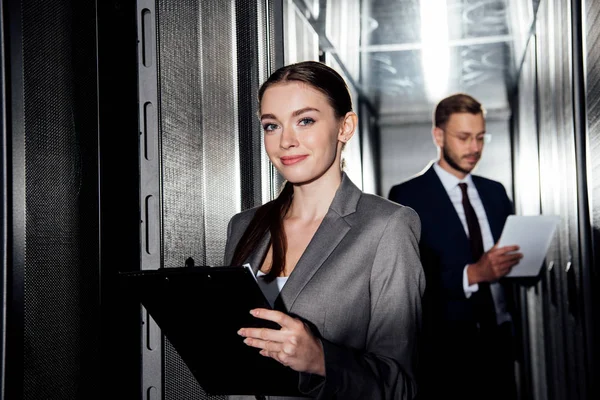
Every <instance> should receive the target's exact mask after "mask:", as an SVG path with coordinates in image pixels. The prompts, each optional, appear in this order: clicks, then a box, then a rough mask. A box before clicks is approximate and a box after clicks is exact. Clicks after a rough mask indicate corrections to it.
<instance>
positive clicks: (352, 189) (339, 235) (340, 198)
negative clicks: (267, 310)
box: [275, 173, 362, 311]
mask: <svg viewBox="0 0 600 400" xmlns="http://www.w3.org/2000/svg"><path fill="white" fill-rule="evenodd" d="M361 194H362V192H361V191H360V189H358V188H357V187H356V186H355V185H354V184H353V183H352V181H351V180H350V178H348V176H347V175H346V174H345V173H344V174H343V176H342V183H341V184H340V187H339V188H338V190H337V192H336V194H335V197H334V199H333V202H332V203H331V206H330V207H329V211H328V212H327V214H326V215H325V218H323V222H321V225H320V226H319V228H318V229H317V231H316V232H315V235H314V236H313V238H312V239H311V241H310V243H309V244H308V246H307V247H306V250H305V251H304V253H303V254H302V256H301V257H300V260H298V264H296V267H295V268H294V271H292V273H291V274H290V277H289V278H288V281H287V282H286V284H285V285H284V287H283V289H282V291H281V293H280V295H279V297H278V298H277V301H276V302H275V308H278V309H283V310H285V311H292V307H293V305H294V302H295V301H296V298H297V297H298V295H299V294H300V292H301V291H302V289H303V288H304V286H306V284H307V283H308V282H309V281H310V279H311V278H312V277H313V276H314V274H315V273H316V272H317V271H318V270H319V268H321V267H322V265H323V263H324V262H325V260H327V258H328V257H329V255H330V254H331V253H332V252H333V250H334V249H335V248H336V247H337V246H338V244H339V243H340V242H341V241H342V239H344V237H345V236H346V234H347V233H348V231H349V230H350V228H351V226H350V225H349V224H348V223H347V222H346V220H345V219H344V217H346V216H347V215H349V214H352V213H354V212H355V211H356V207H357V205H358V201H359V200H360V196H361Z"/></svg>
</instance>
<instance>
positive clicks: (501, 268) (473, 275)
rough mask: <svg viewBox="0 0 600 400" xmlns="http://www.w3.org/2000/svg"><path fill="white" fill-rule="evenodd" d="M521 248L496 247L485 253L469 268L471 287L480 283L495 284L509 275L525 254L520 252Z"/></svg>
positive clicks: (468, 274)
mask: <svg viewBox="0 0 600 400" xmlns="http://www.w3.org/2000/svg"><path fill="white" fill-rule="evenodd" d="M518 250H519V246H504V247H498V245H497V244H496V245H494V247H492V248H491V249H489V250H488V251H486V252H485V253H483V255H482V256H481V258H480V259H479V260H478V261H477V262H476V263H475V264H470V265H469V267H468V268H467V277H468V279H469V285H474V284H476V283H479V282H495V281H497V280H498V279H500V278H502V277H503V276H504V275H506V274H508V273H509V272H510V270H511V269H512V267H514V266H515V265H517V264H518V263H519V261H520V260H521V258H523V254H522V253H519V252H518Z"/></svg>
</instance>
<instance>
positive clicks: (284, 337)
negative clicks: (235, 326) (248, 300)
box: [238, 308, 325, 376]
mask: <svg viewBox="0 0 600 400" xmlns="http://www.w3.org/2000/svg"><path fill="white" fill-rule="evenodd" d="M250 314H252V315H253V316H255V317H256V318H261V319H265V320H268V321H273V322H275V323H277V324H279V326H281V329H279V330H275V329H268V328H242V329H240V330H239V331H238V334H239V335H240V336H243V337H245V338H246V339H244V343H246V344H247V345H248V346H251V347H256V348H257V349H261V350H260V354H261V355H263V356H265V357H271V358H273V359H275V360H277V361H279V362H280V363H281V364H283V365H285V366H288V367H290V368H292V369H293V370H295V371H298V372H308V373H311V374H317V375H321V376H325V356H324V354H323V345H322V344H321V341H320V340H318V339H317V338H316V337H315V336H314V335H313V333H312V332H311V330H310V329H309V327H308V326H307V325H306V324H305V323H304V322H302V321H301V320H299V319H296V318H293V317H290V316H289V315H287V314H284V313H282V312H279V311H275V310H267V309H264V308H257V309H254V310H251V311H250Z"/></svg>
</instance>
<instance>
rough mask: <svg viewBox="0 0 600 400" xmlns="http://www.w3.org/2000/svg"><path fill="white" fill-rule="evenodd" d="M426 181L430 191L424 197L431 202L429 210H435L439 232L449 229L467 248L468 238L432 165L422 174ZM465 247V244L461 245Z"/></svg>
mask: <svg viewBox="0 0 600 400" xmlns="http://www.w3.org/2000/svg"><path fill="white" fill-rule="evenodd" d="M423 177H424V178H425V179H427V181H428V186H429V187H430V188H431V193H430V194H429V195H428V196H427V197H426V198H427V200H428V201H431V202H433V206H432V207H430V209H431V210H435V213H436V214H435V215H436V218H435V223H436V224H439V226H440V227H444V229H439V231H440V232H442V231H445V230H446V229H450V232H447V233H449V234H450V235H451V236H452V237H459V238H460V239H461V240H462V241H464V242H465V244H466V246H467V247H466V248H469V247H468V246H469V238H468V236H467V234H466V232H465V229H464V227H463V224H462V222H461V221H460V218H459V217H458V214H457V213H456V209H455V208H454V205H453V204H452V201H451V200H450V196H448V192H446V188H444V185H443V184H442V181H441V180H440V178H439V177H438V175H437V173H436V172H435V170H434V169H433V166H432V167H431V168H429V170H428V171H427V172H425V174H424V175H423ZM462 247H465V246H462Z"/></svg>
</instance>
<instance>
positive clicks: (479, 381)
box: [389, 93, 522, 400]
mask: <svg viewBox="0 0 600 400" xmlns="http://www.w3.org/2000/svg"><path fill="white" fill-rule="evenodd" d="M484 117H485V111H484V109H483V107H482V106H481V104H480V103H479V102H478V101H477V100H475V99H474V98H472V97H471V96H469V95H466V94H462V93H459V94H455V95H453V96H450V97H448V98H445V99H443V100H442V101H441V102H440V103H438V105H437V107H436V109H435V113H434V127H433V139H434V142H435V144H436V145H437V147H438V150H439V159H438V161H437V162H435V163H434V164H433V165H432V166H431V167H430V168H429V169H428V170H427V171H426V172H424V173H423V174H421V175H419V176H417V177H415V178H412V179H410V180H408V181H406V182H404V183H402V184H399V185H396V186H394V187H393V188H392V189H391V190H390V193H389V199H390V200H392V201H395V202H397V203H400V204H403V205H406V206H409V207H411V208H413V209H414V210H415V211H416V212H417V213H418V214H419V217H420V218H421V224H422V233H421V241H420V244H419V246H420V251H421V261H422V263H423V267H424V269H425V275H426V281H427V289H426V294H425V299H424V305H423V340H422V344H421V354H422V355H421V362H420V374H419V376H418V377H417V378H418V381H419V383H420V384H419V386H418V387H419V389H418V390H419V392H420V393H421V394H420V396H419V399H433V398H439V396H436V394H437V393H443V398H459V399H463V400H464V399H503V400H506V399H515V398H516V390H515V379H514V351H513V348H512V347H513V343H514V339H513V338H512V336H513V332H514V330H513V326H512V323H513V317H512V315H511V312H510V311H511V307H510V306H511V302H510V293H509V292H508V291H507V290H505V289H506V287H505V286H506V285H505V284H504V283H503V282H502V281H501V280H500V278H502V277H503V276H505V275H506V274H508V272H510V270H511V268H512V267H513V266H514V265H516V264H517V263H518V262H519V260H520V259H521V257H522V254H521V253H518V249H519V248H518V246H506V247H501V248H499V247H498V246H496V245H495V243H496V242H497V241H498V239H499V238H500V234H501V232H502V229H503V227H504V223H505V221H506V218H507V217H508V215H510V214H512V212H513V210H512V204H511V202H510V200H509V198H508V196H507V194H506V190H505V189H504V187H503V186H502V184H501V183H499V182H496V181H492V180H489V179H486V178H482V177H479V176H475V175H471V171H473V169H474V168H475V166H476V165H477V163H478V161H479V159H480V158H481V154H482V150H483V146H484V142H485V138H486V133H485V132H486V131H485V118H484Z"/></svg>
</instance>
